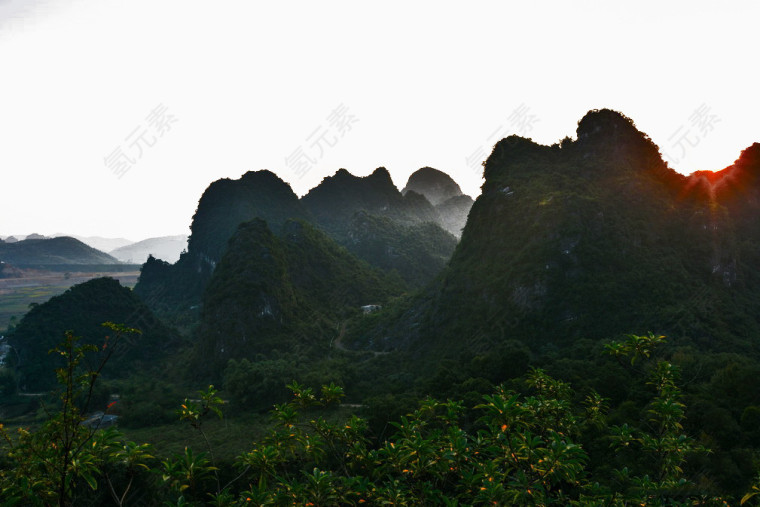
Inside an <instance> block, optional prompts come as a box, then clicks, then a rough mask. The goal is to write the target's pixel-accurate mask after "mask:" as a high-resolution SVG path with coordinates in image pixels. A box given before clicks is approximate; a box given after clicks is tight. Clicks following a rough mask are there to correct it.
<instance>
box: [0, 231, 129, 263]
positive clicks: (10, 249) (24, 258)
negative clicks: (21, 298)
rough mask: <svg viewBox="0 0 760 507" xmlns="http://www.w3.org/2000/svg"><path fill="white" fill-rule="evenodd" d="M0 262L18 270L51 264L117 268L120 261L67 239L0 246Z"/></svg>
mask: <svg viewBox="0 0 760 507" xmlns="http://www.w3.org/2000/svg"><path fill="white" fill-rule="evenodd" d="M0 260H2V261H5V262H9V263H11V264H14V265H16V266H18V267H25V266H44V265H51V264H119V260H118V259H115V258H114V257H112V256H110V255H108V254H107V253H105V252H101V251H99V250H95V249H94V248H92V247H89V246H87V245H85V244H84V243H82V242H81V241H79V240H76V239H74V238H69V237H60V238H47V239H24V240H22V241H18V242H13V243H8V242H5V243H2V244H0Z"/></svg>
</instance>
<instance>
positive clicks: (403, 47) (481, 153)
mask: <svg viewBox="0 0 760 507" xmlns="http://www.w3.org/2000/svg"><path fill="white" fill-rule="evenodd" d="M758 19H760V3H758V2H749V1H748V2H720V3H719V2H700V1H689V2H682V1H672V2H660V1H656V2H649V1H642V0H637V1H634V2H609V1H607V2H601V1H599V2H592V1H579V2H568V1H564V0H563V1H553V2H542V1H536V2H529V1H525V0H522V1H520V2H504V1H500V2H477V1H473V2H467V3H465V2H458V3H454V2H444V1H430V2H428V1H425V2H410V1H403V2H395V1H388V0H386V1H383V2H375V3H366V2H356V1H350V2H349V1H347V2H313V1H312V2H252V1H245V2H244V1H235V2H233V1H224V0H218V1H215V2H209V1H206V2H200V1H193V0H182V1H178V0H177V1H169V0H150V1H149V0H130V1H128V2H127V1H116V0H66V1H63V0H47V1H45V0H0V171H2V178H1V179H0V182H1V183H0V185H1V186H0V188H1V189H2V194H0V235H9V234H29V233H32V232H37V233H41V234H52V233H56V232H67V233H71V234H80V235H101V236H108V237H117V236H121V237H126V238H129V239H132V240H139V239H143V238H146V237H150V236H159V235H168V234H181V233H186V232H187V231H188V226H189V224H190V220H191V218H192V215H193V213H194V211H195V208H196V205H197V202H198V199H199V197H200V195H201V193H202V192H203V190H204V189H205V188H206V187H207V186H208V185H209V183H211V182H212V181H214V180H216V179H219V178H224V177H228V178H238V177H239V176H240V175H241V174H243V173H244V172H246V171H249V170H258V169H270V170H272V171H274V172H276V173H277V174H278V175H280V177H281V178H283V179H284V180H286V181H288V182H290V183H291V185H292V187H293V189H294V190H295V192H296V193H297V194H299V195H302V194H304V193H305V192H307V191H308V190H309V189H310V188H312V187H313V186H315V185H317V184H318V183H319V182H320V181H321V180H322V178H324V177H325V176H328V175H331V174H333V173H335V171H336V170H337V169H339V168H341V167H344V168H346V169H348V170H349V171H350V172H352V173H354V174H357V175H366V174H369V173H370V172H371V171H372V170H374V169H375V168H376V167H379V166H385V167H387V168H388V170H389V171H390V173H391V175H392V177H393V179H394V182H395V183H396V185H397V186H398V187H399V188H401V187H403V185H404V184H405V182H406V179H407V178H408V176H409V174H411V173H412V172H413V171H415V170H416V169H418V168H420V167H423V166H426V165H427V166H432V167H435V168H438V169H441V170H443V171H446V172H448V173H449V174H450V175H451V176H452V177H453V178H454V179H455V180H456V181H457V182H459V184H460V185H461V186H462V188H463V190H464V191H465V192H466V193H469V194H470V195H473V196H475V195H477V194H478V193H479V187H480V185H481V183H482V180H481V173H480V170H481V169H482V168H481V167H480V166H479V165H478V164H479V162H480V161H482V160H483V159H484V158H485V156H486V155H487V154H488V153H490V150H491V147H492V145H493V144H494V143H495V142H496V141H497V140H498V138H501V137H504V136H506V135H508V134H511V133H517V134H521V135H525V136H526V137H532V138H533V139H534V140H535V141H537V142H540V143H545V144H552V143H554V142H557V141H558V140H560V139H561V138H563V137H565V136H570V137H574V135H575V128H576V124H577V121H578V120H579V119H580V118H581V117H582V116H583V115H584V114H585V113H586V112H587V111H588V110H589V109H594V108H602V107H609V108H613V109H616V110H619V111H622V112H623V113H625V114H626V115H628V116H630V117H631V118H633V120H634V121H635V122H636V124H637V126H638V127H639V129H641V130H642V131H644V132H646V133H647V134H649V135H650V137H651V138H652V139H653V140H654V141H655V142H656V143H657V144H658V145H659V146H660V147H661V149H662V150H663V151H665V152H668V154H669V155H670V156H671V158H672V159H673V162H671V166H672V167H674V168H675V169H677V170H679V171H681V172H684V173H688V172H691V171H693V170H696V169H720V168H723V167H725V166H727V165H729V164H731V163H732V162H733V161H734V160H735V159H736V158H737V157H738V155H739V153H740V151H741V150H742V149H744V148H746V147H747V146H749V145H750V144H752V143H753V142H755V141H760V132H758V123H757V118H758V117H760V114H759V113H760V100H758V92H757V90H758V71H757V49H758V38H757V20H758ZM341 106H342V107H341ZM152 112H153V114H152V116H151V113H152ZM333 112H335V113H334V114H333ZM695 112H696V113H699V114H695ZM338 113H343V114H338ZM331 114H333V118H329V117H330V115H331ZM120 153H121V155H120ZM299 157H300V158H299ZM307 157H308V158H307ZM295 159H298V160H300V162H301V163H302V165H300V166H298V165H297V164H295V163H293V161H294V160H295ZM309 160H311V162H309ZM117 164H118V165H117ZM123 171H126V172H123ZM115 172H122V173H121V177H118V175H117V174H115Z"/></svg>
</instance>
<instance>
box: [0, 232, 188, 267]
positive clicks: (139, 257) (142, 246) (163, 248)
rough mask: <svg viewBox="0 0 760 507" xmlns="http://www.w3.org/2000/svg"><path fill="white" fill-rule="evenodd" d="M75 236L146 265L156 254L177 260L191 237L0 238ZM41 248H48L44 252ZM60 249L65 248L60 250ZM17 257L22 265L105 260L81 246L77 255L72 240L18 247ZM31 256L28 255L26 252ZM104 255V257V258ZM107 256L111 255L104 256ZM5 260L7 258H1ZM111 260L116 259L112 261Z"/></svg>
mask: <svg viewBox="0 0 760 507" xmlns="http://www.w3.org/2000/svg"><path fill="white" fill-rule="evenodd" d="M64 237H65V238H72V239H75V240H77V241H79V242H81V243H84V244H85V245H87V246H89V247H91V248H93V249H96V250H99V251H100V252H102V253H107V255H108V256H109V257H113V258H114V259H116V260H118V261H120V262H124V263H127V264H142V263H144V262H145V261H147V260H148V256H150V255H153V256H154V257H156V258H159V259H163V260H165V261H167V262H172V263H173V262H177V260H178V259H179V255H180V253H182V251H184V250H186V249H187V236H184V235H177V236H161V237H156V238H148V239H144V240H142V241H137V242H134V241H130V240H128V239H124V238H103V237H100V236H76V235H67V234H63V233H56V234H53V235H51V236H43V235H41V234H30V235H28V236H24V235H16V236H7V237H5V238H0V244H2V243H6V244H14V243H19V242H23V241H24V240H42V239H53V238H64ZM41 248H44V249H46V251H45V253H44V255H43V254H42V253H41V250H40V249H41ZM58 249H64V250H61V251H58ZM13 251H14V252H18V253H17V254H14V255H15V256H14V257H13V258H14V259H16V260H17V261H19V262H20V263H21V264H27V265H32V264H34V265H38V264H99V263H101V262H94V261H96V260H97V259H96V258H95V257H93V253H92V252H91V251H90V250H87V249H83V248H80V249H79V251H80V253H79V254H77V253H76V252H75V251H73V250H72V249H71V243H70V242H68V243H67V242H60V241H59V242H47V243H43V244H39V245H37V247H36V248H34V249H31V250H30V249H28V248H27V247H23V248H21V249H18V250H13ZM27 254H29V255H31V256H30V257H24V255H27ZM101 258H102V257H101ZM104 259H107V258H104ZM0 260H4V259H0ZM54 260H61V261H62V262H52V261H54ZM108 262H113V260H110V261H108Z"/></svg>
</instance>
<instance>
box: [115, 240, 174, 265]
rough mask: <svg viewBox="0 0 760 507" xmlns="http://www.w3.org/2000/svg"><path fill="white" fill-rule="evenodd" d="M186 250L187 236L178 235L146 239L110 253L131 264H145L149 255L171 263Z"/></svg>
mask: <svg viewBox="0 0 760 507" xmlns="http://www.w3.org/2000/svg"><path fill="white" fill-rule="evenodd" d="M185 250H187V236H185V235H177V236H161V237H158V238H148V239H144V240H142V241H138V242H136V243H130V244H129V245H125V246H122V247H119V248H117V249H115V250H112V251H111V252H109V254H110V255H112V256H113V257H116V258H117V259H119V260H120V261H122V262H127V263H129V264H143V263H144V262H146V261H147V260H148V256H149V255H153V256H154V257H156V258H158V259H161V260H164V261H166V262H169V263H175V262H177V261H178V260H179V256H180V254H181V253H182V252H183V251H185Z"/></svg>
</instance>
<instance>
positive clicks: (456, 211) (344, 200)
mask: <svg viewBox="0 0 760 507" xmlns="http://www.w3.org/2000/svg"><path fill="white" fill-rule="evenodd" d="M431 171H434V170H432V169H429V168H427V169H425V170H423V171H422V174H423V176H425V177H422V178H419V177H415V176H414V175H413V178H412V179H411V180H410V181H412V183H413V186H414V188H415V190H408V191H407V192H406V193H405V194H403V193H402V192H400V191H399V190H398V189H397V188H396V187H395V186H394V184H393V181H392V180H391V178H390V174H389V173H388V171H387V170H386V169H385V168H379V169H377V170H375V171H374V172H373V173H372V174H370V175H369V176H366V177H357V176H354V175H352V174H350V173H349V172H348V171H346V170H345V169H341V170H339V171H337V172H336V173H335V175H333V176H329V177H326V178H325V179H324V180H323V181H322V182H321V183H320V184H319V185H318V186H317V187H315V188H313V189H312V190H311V191H310V192H309V193H307V194H306V195H305V196H304V197H303V198H301V199H299V198H298V196H296V195H295V193H294V192H293V190H292V189H291V188H290V185H288V184H287V183H285V182H284V181H282V180H281V179H280V178H279V177H277V176H276V175H275V174H274V173H272V172H270V171H256V172H248V173H246V174H244V175H243V176H242V177H241V178H240V179H238V180H230V179H222V180H218V181H215V182H213V183H212V184H211V185H210V186H209V187H208V188H207V189H206V191H205V192H204V193H203V195H202V196H201V198H200V201H199V203H198V208H197V210H196V213H195V215H194V217H193V222H192V224H191V227H190V228H191V231H192V234H191V236H190V239H189V241H188V248H187V252H186V253H185V254H183V255H182V256H181V257H180V259H179V260H178V261H177V262H176V263H175V264H174V265H172V264H169V263H161V262H158V260H157V259H149V260H148V262H147V264H146V265H145V266H144V267H143V276H142V277H141V279H140V282H139V283H138V284H137V286H136V287H135V291H136V292H137V293H138V294H140V295H141V296H142V297H143V298H144V299H145V300H148V301H154V302H155V303H156V304H157V305H162V306H166V305H168V307H166V308H164V309H165V310H167V311H169V312H172V311H174V310H176V309H178V308H190V307H193V306H196V305H198V304H199V303H200V301H201V296H202V294H203V289H204V288H205V286H206V284H207V283H208V282H209V280H210V279H211V276H212V274H213V272H214V270H215V268H216V266H217V264H218V263H219V262H220V261H221V259H222V257H223V256H224V253H225V251H226V250H227V248H228V241H229V240H230V238H232V237H233V235H234V234H235V231H236V230H237V229H238V227H239V226H240V224H242V223H245V222H247V221H250V220H253V219H256V218H258V219H262V220H264V221H265V222H266V224H267V227H268V228H269V230H271V231H272V233H274V234H275V235H282V234H283V226H284V224H285V223H286V221H287V220H289V219H297V220H303V221H305V222H308V223H310V224H312V225H314V226H316V227H317V228H319V229H321V230H322V231H324V232H325V233H326V234H327V236H328V237H329V238H330V239H331V240H332V241H335V242H337V243H338V244H339V245H341V246H343V247H344V248H346V249H347V250H348V251H349V252H350V253H352V254H353V255H354V256H356V257H358V258H360V259H362V260H364V261H366V262H368V263H369V264H370V265H372V266H375V267H377V268H380V269H383V270H385V271H387V272H389V273H390V272H396V273H397V274H398V275H400V276H401V278H402V279H403V280H404V281H405V282H406V283H407V284H409V285H410V286H411V287H419V286H422V285H424V284H425V283H427V282H429V281H430V280H431V279H432V278H433V277H434V276H436V275H437V274H438V273H439V272H440V271H441V269H443V267H444V265H445V264H446V262H447V260H448V258H449V257H450V256H451V254H452V252H453V251H454V248H455V247H456V242H457V239H456V237H455V236H454V235H452V234H451V233H450V232H447V229H449V230H455V231H458V230H459V229H461V227H462V226H463V225H464V221H465V219H466V215H467V212H468V211H469V204H468V200H469V202H471V199H469V197H466V196H462V195H461V191H458V189H459V186H458V185H457V184H456V183H455V182H453V180H451V178H450V177H448V176H447V175H445V174H444V173H442V172H440V171H435V173H431ZM439 188H453V189H454V190H453V191H450V193H451V197H449V195H446V197H447V198H448V199H447V200H445V201H444V203H443V204H444V205H445V206H443V207H441V208H436V207H435V206H433V205H432V204H431V203H430V201H429V200H428V199H427V197H425V195H423V194H424V193H425V192H427V193H429V194H430V195H431V196H433V195H435V196H438V195H439V194H440V190H439ZM418 191H419V192H418ZM457 191H458V193H457ZM451 199H458V200H459V201H458V204H456V205H451V204H450V201H451ZM446 203H449V204H446ZM446 206H448V207H446ZM449 210H450V212H449ZM159 293H160V294H161V296H160V297H159V296H158V294H159ZM170 307H173V308H174V310H171V308H170ZM156 309H158V308H156Z"/></svg>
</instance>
